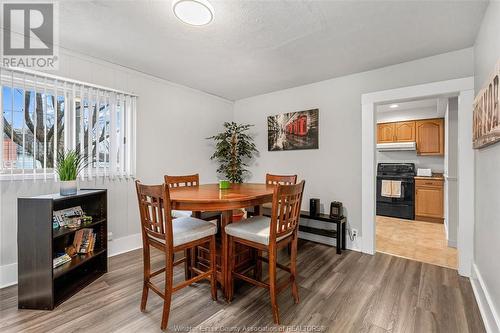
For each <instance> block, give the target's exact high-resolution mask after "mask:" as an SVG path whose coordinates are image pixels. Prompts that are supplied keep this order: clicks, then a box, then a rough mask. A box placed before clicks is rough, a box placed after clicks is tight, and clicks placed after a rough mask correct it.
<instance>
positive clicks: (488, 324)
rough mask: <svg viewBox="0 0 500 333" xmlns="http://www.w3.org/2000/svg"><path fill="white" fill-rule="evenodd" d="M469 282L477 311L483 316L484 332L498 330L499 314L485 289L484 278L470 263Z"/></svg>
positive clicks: (489, 332) (494, 332)
mask: <svg viewBox="0 0 500 333" xmlns="http://www.w3.org/2000/svg"><path fill="white" fill-rule="evenodd" d="M470 282H471V285H472V290H473V291H474V296H475V297H476V301H477V305H478V307H479V311H480V312H481V317H482V318H483V322H484V326H485V328H486V332H488V333H498V332H500V315H499V313H498V311H497V309H495V305H494V304H493V301H492V299H491V295H490V294H489V293H488V290H487V289H486V285H485V284H484V280H483V278H482V277H481V273H480V272H479V270H478V268H477V266H476V264H473V265H472V277H471V278H470Z"/></svg>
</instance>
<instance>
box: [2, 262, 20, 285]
mask: <svg viewBox="0 0 500 333" xmlns="http://www.w3.org/2000/svg"><path fill="white" fill-rule="evenodd" d="M15 284H17V262H15V263H13V264H9V265H3V266H0V289H1V288H5V287H8V286H12V285H15Z"/></svg>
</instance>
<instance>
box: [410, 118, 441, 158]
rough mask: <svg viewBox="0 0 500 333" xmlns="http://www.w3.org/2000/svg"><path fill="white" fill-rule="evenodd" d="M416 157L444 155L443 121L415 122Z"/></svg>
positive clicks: (427, 120)
mask: <svg viewBox="0 0 500 333" xmlns="http://www.w3.org/2000/svg"><path fill="white" fill-rule="evenodd" d="M416 130H417V140H416V142H417V155H438V156H439V155H441V156H442V155H444V119H442V118H439V119H425V120H417V121H416Z"/></svg>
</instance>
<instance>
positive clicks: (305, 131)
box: [267, 109, 319, 151]
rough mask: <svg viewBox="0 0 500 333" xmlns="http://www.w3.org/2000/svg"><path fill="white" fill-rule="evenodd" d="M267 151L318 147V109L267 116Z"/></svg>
mask: <svg viewBox="0 0 500 333" xmlns="http://www.w3.org/2000/svg"><path fill="white" fill-rule="evenodd" d="M267 143H268V146H267V148H268V151H281V150H301V149H319V109H310V110H305V111H297V112H290V113H282V114H278V115H275V116H269V117H267Z"/></svg>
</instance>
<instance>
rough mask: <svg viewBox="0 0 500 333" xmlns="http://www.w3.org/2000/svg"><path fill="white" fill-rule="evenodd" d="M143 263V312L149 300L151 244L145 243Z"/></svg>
mask: <svg viewBox="0 0 500 333" xmlns="http://www.w3.org/2000/svg"><path fill="white" fill-rule="evenodd" d="M142 253H143V263H144V283H143V286H142V298H141V312H144V311H145V310H146V303H147V301H148V291H149V287H148V282H149V275H150V274H151V259H150V257H149V245H147V244H146V245H145V246H144V249H143V252H142Z"/></svg>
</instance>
